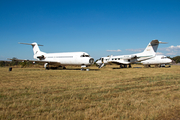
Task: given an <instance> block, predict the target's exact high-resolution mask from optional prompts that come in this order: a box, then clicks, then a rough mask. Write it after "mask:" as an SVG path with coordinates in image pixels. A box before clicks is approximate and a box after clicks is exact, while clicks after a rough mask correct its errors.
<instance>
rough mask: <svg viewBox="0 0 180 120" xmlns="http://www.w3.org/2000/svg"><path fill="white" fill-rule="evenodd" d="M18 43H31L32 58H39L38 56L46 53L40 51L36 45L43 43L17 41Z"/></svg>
mask: <svg viewBox="0 0 180 120" xmlns="http://www.w3.org/2000/svg"><path fill="white" fill-rule="evenodd" d="M19 44H25V45H31V46H32V48H33V52H34V58H35V59H39V60H41V59H40V58H39V57H42V56H43V55H44V54H46V53H44V52H42V51H40V49H39V47H38V46H43V45H40V44H37V43H35V42H34V43H19Z"/></svg>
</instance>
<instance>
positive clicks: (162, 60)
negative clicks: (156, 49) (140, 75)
mask: <svg viewBox="0 0 180 120" xmlns="http://www.w3.org/2000/svg"><path fill="white" fill-rule="evenodd" d="M171 62H172V60H171V59H169V58H167V57H166V56H164V55H157V56H155V57H153V58H151V59H148V60H145V61H141V63H142V64H144V65H159V64H169V63H171Z"/></svg>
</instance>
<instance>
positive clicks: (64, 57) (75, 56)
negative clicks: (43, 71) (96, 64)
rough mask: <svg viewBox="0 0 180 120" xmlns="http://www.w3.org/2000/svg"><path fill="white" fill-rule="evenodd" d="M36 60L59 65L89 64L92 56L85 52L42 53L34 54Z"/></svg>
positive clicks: (91, 61) (91, 62)
mask: <svg viewBox="0 0 180 120" xmlns="http://www.w3.org/2000/svg"><path fill="white" fill-rule="evenodd" d="M34 58H35V59H37V60H38V61H49V63H51V62H52V63H53V62H57V63H59V64H61V65H91V64H93V61H94V60H93V58H92V57H90V56H89V55H88V54H87V53H85V52H65V53H44V54H43V55H42V53H41V54H39V55H38V54H35V55H34Z"/></svg>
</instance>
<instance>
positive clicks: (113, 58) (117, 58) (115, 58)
mask: <svg viewBox="0 0 180 120" xmlns="http://www.w3.org/2000/svg"><path fill="white" fill-rule="evenodd" d="M112 60H120V58H112Z"/></svg>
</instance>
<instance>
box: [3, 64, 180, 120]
mask: <svg viewBox="0 0 180 120" xmlns="http://www.w3.org/2000/svg"><path fill="white" fill-rule="evenodd" d="M117 67H118V66H106V67H104V68H102V69H98V68H96V67H90V71H80V70H79V69H77V68H74V67H67V70H45V69H43V68H13V70H12V71H11V72H9V71H8V70H9V69H8V67H2V68H0V119H70V120H74V119H78V120H80V119H87V120H88V119H91V120H92V119H93V120H94V119H98V120H99V119H105V120H109V119H142V120H144V119H147V120H149V119H158V120H159V119H163V120H164V119H167V120H168V119H173V120H174V119H180V66H172V67H171V68H143V67H142V68H127V69H118V68H117ZM132 67H137V66H136V65H134V66H132Z"/></svg>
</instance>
